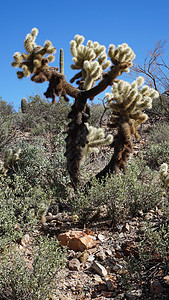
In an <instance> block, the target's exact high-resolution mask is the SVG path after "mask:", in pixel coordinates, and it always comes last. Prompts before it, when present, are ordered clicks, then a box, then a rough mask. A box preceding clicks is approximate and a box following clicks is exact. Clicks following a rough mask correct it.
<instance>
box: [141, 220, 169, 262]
mask: <svg viewBox="0 0 169 300" xmlns="http://www.w3.org/2000/svg"><path fill="white" fill-rule="evenodd" d="M139 248H140V254H141V256H142V259H144V260H153V259H155V258H160V257H161V258H162V260H163V259H164V260H165V259H167V257H168V255H169V223H168V222H159V224H156V225H152V223H151V222H145V224H144V235H143V236H142V239H141V242H140V245H139Z"/></svg>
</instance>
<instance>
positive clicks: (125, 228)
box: [123, 223, 130, 231]
mask: <svg viewBox="0 0 169 300" xmlns="http://www.w3.org/2000/svg"><path fill="white" fill-rule="evenodd" d="M129 230H130V225H129V223H126V224H125V225H124V226H123V231H129Z"/></svg>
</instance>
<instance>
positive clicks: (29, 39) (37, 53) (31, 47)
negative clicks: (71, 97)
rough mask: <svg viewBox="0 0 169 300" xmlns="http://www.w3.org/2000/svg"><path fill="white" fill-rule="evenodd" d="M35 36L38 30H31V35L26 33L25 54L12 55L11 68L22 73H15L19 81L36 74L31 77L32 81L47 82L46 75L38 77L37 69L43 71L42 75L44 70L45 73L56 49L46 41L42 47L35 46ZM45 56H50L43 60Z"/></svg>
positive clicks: (38, 71)
mask: <svg viewBox="0 0 169 300" xmlns="http://www.w3.org/2000/svg"><path fill="white" fill-rule="evenodd" d="M37 35H38V30H37V29H36V28H33V29H32V31H31V33H28V34H27V35H26V37H25V40H24V48H25V50H26V51H27V53H20V52H15V53H14V55H13V58H14V62H13V63H12V66H13V67H18V68H21V69H22V71H19V72H17V76H18V78H19V79H21V78H23V77H29V76H30V75H31V74H36V76H35V75H34V76H32V80H33V81H36V82H43V81H47V80H48V78H47V77H48V76H47V74H46V77H45V75H44V76H40V70H39V69H41V71H42V70H43V73H45V69H46V71H47V64H48V63H49V62H52V61H54V59H55V57H54V55H53V54H54V53H55V52H56V49H55V48H54V47H53V46H52V43H51V42H50V41H46V42H45V43H44V46H43V47H41V46H39V45H37V44H36V42H35V40H36V37H37ZM46 54H47V55H48V54H50V55H48V56H47V58H44V55H46ZM38 75H39V76H38Z"/></svg>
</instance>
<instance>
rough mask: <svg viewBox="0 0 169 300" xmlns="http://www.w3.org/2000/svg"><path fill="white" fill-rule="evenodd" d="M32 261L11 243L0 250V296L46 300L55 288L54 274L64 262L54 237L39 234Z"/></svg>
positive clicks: (18, 299)
mask: <svg viewBox="0 0 169 300" xmlns="http://www.w3.org/2000/svg"><path fill="white" fill-rule="evenodd" d="M32 252H33V253H32V256H33V262H32V264H31V260H30V261H29V262H30V265H27V263H26V261H25V259H24V256H23V254H22V253H21V252H19V250H16V248H15V247H14V246H13V247H12V246H11V247H8V248H5V249H4V250H3V251H2V253H0V258H1V260H0V298H1V299H2V300H5V299H8V300H13V299H16V300H22V299H23V300H25V299H29V300H38V299H39V300H46V299H49V294H52V289H53V288H54V287H56V284H57V281H56V275H57V273H58V271H59V270H60V269H61V268H63V267H64V265H65V255H64V250H63V249H61V248H60V246H59V245H58V241H57V240H56V239H55V238H48V237H39V240H38V242H37V244H36V245H34V247H33V249H32Z"/></svg>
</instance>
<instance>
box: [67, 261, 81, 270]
mask: <svg viewBox="0 0 169 300" xmlns="http://www.w3.org/2000/svg"><path fill="white" fill-rule="evenodd" d="M68 267H69V270H72V271H79V270H80V262H79V260H78V259H77V258H72V259H71V260H70V261H69V262H68Z"/></svg>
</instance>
